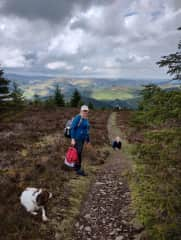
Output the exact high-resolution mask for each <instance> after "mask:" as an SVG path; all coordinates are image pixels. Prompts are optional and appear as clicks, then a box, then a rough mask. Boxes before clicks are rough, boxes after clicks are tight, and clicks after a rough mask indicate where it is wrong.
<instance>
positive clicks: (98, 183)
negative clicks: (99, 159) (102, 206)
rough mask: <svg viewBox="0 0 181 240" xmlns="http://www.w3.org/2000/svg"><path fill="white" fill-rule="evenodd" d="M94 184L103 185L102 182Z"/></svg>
mask: <svg viewBox="0 0 181 240" xmlns="http://www.w3.org/2000/svg"><path fill="white" fill-rule="evenodd" d="M95 184H96V185H103V184H104V183H103V182H96V183H95Z"/></svg>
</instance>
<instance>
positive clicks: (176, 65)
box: [157, 27, 181, 81]
mask: <svg viewBox="0 0 181 240" xmlns="http://www.w3.org/2000/svg"><path fill="white" fill-rule="evenodd" d="M178 30H181V27H180V28H178ZM157 64H158V65H159V67H168V71H167V73H168V74H169V75H171V76H173V80H179V81H181V41H180V42H179V44H178V51H177V52H176V53H172V54H169V55H167V56H163V57H162V60H160V61H159V62H157Z"/></svg>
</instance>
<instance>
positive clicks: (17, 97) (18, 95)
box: [11, 82, 24, 108]
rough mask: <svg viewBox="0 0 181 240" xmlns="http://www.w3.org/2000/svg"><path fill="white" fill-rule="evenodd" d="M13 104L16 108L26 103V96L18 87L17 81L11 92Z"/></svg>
mask: <svg viewBox="0 0 181 240" xmlns="http://www.w3.org/2000/svg"><path fill="white" fill-rule="evenodd" d="M11 98H12V104H13V106H14V107H15V108H19V107H22V106H23V104H24V97H23V92H22V90H21V89H20V88H19V87H18V84H17V83H16V82H13V89H12V92H11Z"/></svg>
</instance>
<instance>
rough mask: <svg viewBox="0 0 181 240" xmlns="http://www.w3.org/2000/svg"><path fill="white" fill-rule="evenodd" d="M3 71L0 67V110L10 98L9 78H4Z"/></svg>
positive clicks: (4, 107) (6, 104) (3, 108)
mask: <svg viewBox="0 0 181 240" xmlns="http://www.w3.org/2000/svg"><path fill="white" fill-rule="evenodd" d="M3 75H4V71H3V70H2V69H1V68H0V111H3V110H5V109H6V107H7V106H8V100H9V98H10V93H9V82H10V81H9V80H8V79H6V78H4V76H3Z"/></svg>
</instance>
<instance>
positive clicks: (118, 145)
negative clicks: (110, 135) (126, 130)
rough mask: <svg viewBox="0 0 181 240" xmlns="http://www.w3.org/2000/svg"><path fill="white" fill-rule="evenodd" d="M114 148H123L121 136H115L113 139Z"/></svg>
mask: <svg viewBox="0 0 181 240" xmlns="http://www.w3.org/2000/svg"><path fill="white" fill-rule="evenodd" d="M112 148H113V149H114V150H116V149H119V150H120V149H121V148H122V142H121V138H120V137H118V136H117V137H116V138H115V140H114V141H113V143H112Z"/></svg>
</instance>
